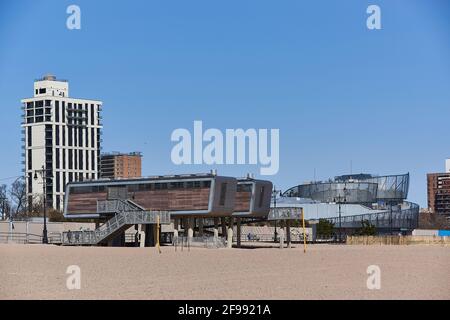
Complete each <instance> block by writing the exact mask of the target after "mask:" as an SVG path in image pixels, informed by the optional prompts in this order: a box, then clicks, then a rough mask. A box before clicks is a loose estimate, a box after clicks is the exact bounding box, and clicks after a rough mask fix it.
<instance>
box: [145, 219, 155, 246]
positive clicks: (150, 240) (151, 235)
mask: <svg viewBox="0 0 450 320" xmlns="http://www.w3.org/2000/svg"><path fill="white" fill-rule="evenodd" d="M155 245H156V224H146V225H145V246H146V247H154V246H155Z"/></svg>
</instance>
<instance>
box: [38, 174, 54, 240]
mask: <svg viewBox="0 0 450 320" xmlns="http://www.w3.org/2000/svg"><path fill="white" fill-rule="evenodd" d="M38 173H39V175H40V176H41V178H42V187H43V191H44V203H43V207H44V230H43V231H42V243H44V244H47V243H48V237H47V210H46V209H47V197H46V193H47V188H46V180H47V178H51V174H50V175H49V176H47V171H46V170H45V167H44V166H42V169H41V170H36V171H35V172H34V180H37V179H38V175H37V174H38Z"/></svg>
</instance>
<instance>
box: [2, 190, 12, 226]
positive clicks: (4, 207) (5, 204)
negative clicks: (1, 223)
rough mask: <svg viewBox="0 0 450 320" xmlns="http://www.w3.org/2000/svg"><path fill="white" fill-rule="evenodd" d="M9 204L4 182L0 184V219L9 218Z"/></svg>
mask: <svg viewBox="0 0 450 320" xmlns="http://www.w3.org/2000/svg"><path fill="white" fill-rule="evenodd" d="M10 208H11V204H10V201H9V199H8V192H7V186H6V184H2V185H0V210H1V213H2V214H1V219H2V220H5V219H7V218H9V213H10Z"/></svg>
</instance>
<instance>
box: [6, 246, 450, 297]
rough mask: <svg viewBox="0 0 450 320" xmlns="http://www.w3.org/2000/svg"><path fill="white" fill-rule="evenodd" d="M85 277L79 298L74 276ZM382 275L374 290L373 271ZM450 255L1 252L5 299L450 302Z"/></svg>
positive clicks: (371, 250) (377, 250) (409, 251)
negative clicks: (76, 272) (75, 271)
mask: <svg viewBox="0 0 450 320" xmlns="http://www.w3.org/2000/svg"><path fill="white" fill-rule="evenodd" d="M70 265H77V266H79V267H80V270H81V288H80V289H74V290H69V289H68V288H67V286H66V280H67V278H68V277H69V275H68V274H66V270H67V267H68V266H70ZM370 265H377V266H379V268H380V271H381V278H380V279H381V288H380V289H378V290H377V289H375V290H369V289H368V288H367V284H366V281H367V279H368V277H369V275H368V274H367V267H368V266H370ZM449 271H450V248H449V247H443V246H425V245H414V246H345V245H310V246H308V251H307V253H306V254H304V253H303V248H302V246H301V245H295V248H292V249H283V250H280V249H277V248H258V249H201V248H191V250H190V251H187V250H186V249H184V250H183V251H181V250H180V249H178V251H177V252H175V250H174V248H173V247H162V253H161V254H159V253H158V251H157V249H156V248H111V247H59V246H52V245H49V246H43V245H14V244H10V245H0V299H450V272H449Z"/></svg>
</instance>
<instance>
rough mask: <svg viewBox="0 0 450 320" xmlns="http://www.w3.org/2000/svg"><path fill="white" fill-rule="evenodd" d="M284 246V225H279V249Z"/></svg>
mask: <svg viewBox="0 0 450 320" xmlns="http://www.w3.org/2000/svg"><path fill="white" fill-rule="evenodd" d="M283 247H284V227H280V249H283Z"/></svg>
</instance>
